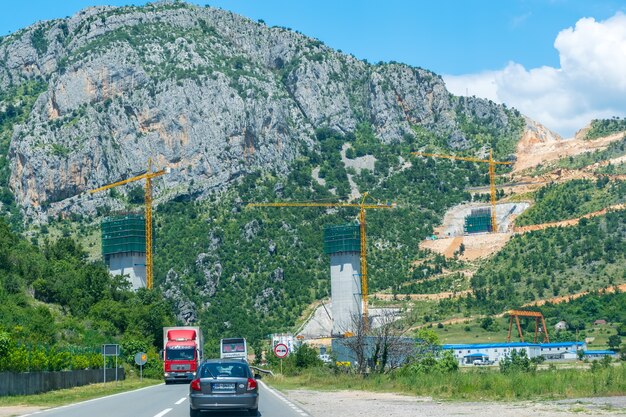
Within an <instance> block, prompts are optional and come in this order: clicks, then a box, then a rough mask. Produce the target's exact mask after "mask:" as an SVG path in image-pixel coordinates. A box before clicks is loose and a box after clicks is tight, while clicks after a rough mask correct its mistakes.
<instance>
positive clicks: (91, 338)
mask: <svg viewBox="0 0 626 417" xmlns="http://www.w3.org/2000/svg"><path fill="white" fill-rule="evenodd" d="M0 284H1V286H0V332H2V334H5V335H6V336H5V338H8V339H9V340H10V341H11V342H12V343H21V344H28V345H32V344H35V345H37V346H42V347H44V348H45V349H48V350H49V349H50V348H64V349H69V348H71V347H77V346H79V347H93V348H95V347H97V346H100V345H101V344H102V343H111V342H113V341H118V342H119V341H122V340H139V341H143V342H144V343H145V344H146V345H147V346H153V345H155V346H156V345H158V343H160V341H161V327H162V326H163V325H165V324H167V323H170V322H171V321H172V320H173V317H172V310H171V306H169V305H168V303H167V301H166V300H164V299H163V297H162V295H161V294H160V292H158V291H153V292H149V291H146V290H141V291H137V292H134V291H132V290H130V288H129V284H128V282H127V281H126V279H124V278H123V277H119V276H117V277H112V276H111V275H110V274H109V272H108V271H107V269H106V267H105V266H104V264H102V263H101V262H95V263H94V262H88V261H87V260H86V254H85V252H84V251H83V250H82V248H81V247H80V246H78V245H77V244H76V242H75V241H73V240H72V239H70V238H61V239H59V240H57V241H55V242H46V244H45V245H43V246H42V247H37V246H33V245H32V244H31V243H29V242H27V241H26V240H25V239H24V238H22V237H20V236H19V235H17V234H15V233H13V232H12V231H11V230H10V228H9V226H8V225H7V224H6V223H5V222H1V221H0Z"/></svg>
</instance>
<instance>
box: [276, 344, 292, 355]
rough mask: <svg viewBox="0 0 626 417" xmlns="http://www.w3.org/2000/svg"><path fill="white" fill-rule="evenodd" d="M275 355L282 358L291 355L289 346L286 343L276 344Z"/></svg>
mask: <svg viewBox="0 0 626 417" xmlns="http://www.w3.org/2000/svg"><path fill="white" fill-rule="evenodd" d="M274 355H276V356H277V357H279V358H280V359H282V358H284V357H286V356H287V355H289V348H288V347H287V345H286V344H284V343H278V344H277V345H276V346H274Z"/></svg>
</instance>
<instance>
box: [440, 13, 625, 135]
mask: <svg viewBox="0 0 626 417" xmlns="http://www.w3.org/2000/svg"><path fill="white" fill-rule="evenodd" d="M554 47H555V48H556V49H557V50H558V52H559V57H560V68H553V67H547V66H544V67H540V68H532V69H526V68H524V66H522V65H520V64H518V63H515V62H510V63H509V64H508V65H507V66H506V67H505V68H504V69H502V70H499V71H488V72H482V73H479V74H467V75H455V76H452V75H449V76H444V80H445V82H446V85H447V87H448V89H449V90H450V91H451V92H452V93H454V94H456V95H470V96H472V95H475V96H477V97H485V98H488V99H490V100H493V101H495V102H497V103H506V104H507V105H508V106H512V107H515V108H517V109H519V110H520V111H521V112H522V113H523V114H525V115H527V116H529V117H531V118H532V119H534V120H537V121H538V122H541V123H543V124H544V125H545V126H547V127H548V128H550V129H552V130H554V131H556V132H558V133H560V134H561V135H562V136H564V137H571V136H573V134H574V133H575V132H576V130H578V129H580V128H582V127H583V126H585V125H586V124H587V123H589V122H590V121H591V119H595V118H610V117H612V116H620V117H624V116H626V15H624V14H622V13H617V14H616V15H615V16H613V17H611V18H609V19H607V20H605V21H596V20H594V19H593V18H584V19H580V20H579V21H578V22H577V23H576V26H575V27H574V28H568V29H564V30H562V31H561V32H560V33H559V34H558V36H557V37H556V40H555V42H554Z"/></svg>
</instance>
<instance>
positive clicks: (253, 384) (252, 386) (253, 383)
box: [248, 378, 256, 391]
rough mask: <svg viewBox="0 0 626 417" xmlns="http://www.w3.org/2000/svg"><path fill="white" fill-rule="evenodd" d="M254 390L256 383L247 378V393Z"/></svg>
mask: <svg viewBox="0 0 626 417" xmlns="http://www.w3.org/2000/svg"><path fill="white" fill-rule="evenodd" d="M253 389H256V381H255V380H254V379H252V378H248V391H252V390H253Z"/></svg>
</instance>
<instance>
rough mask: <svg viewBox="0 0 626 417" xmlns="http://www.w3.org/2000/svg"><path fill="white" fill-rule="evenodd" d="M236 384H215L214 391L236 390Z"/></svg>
mask: <svg viewBox="0 0 626 417" xmlns="http://www.w3.org/2000/svg"><path fill="white" fill-rule="evenodd" d="M234 390H235V384H213V391H234Z"/></svg>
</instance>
